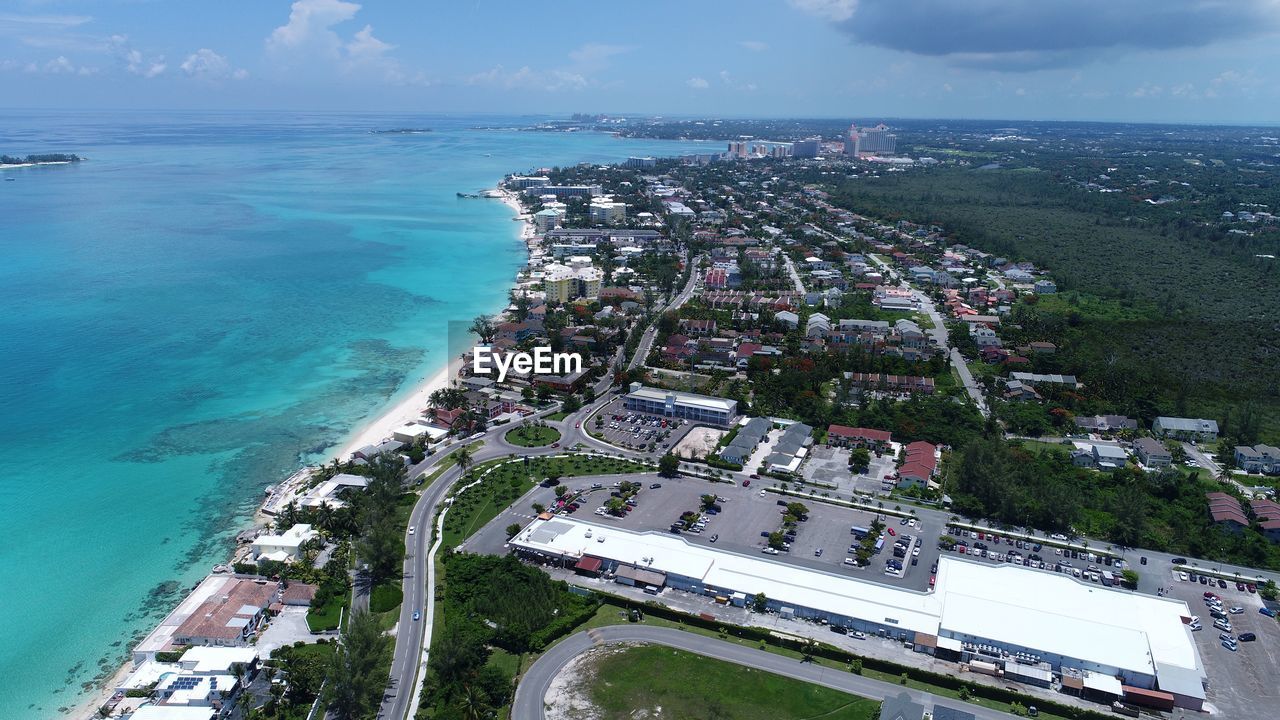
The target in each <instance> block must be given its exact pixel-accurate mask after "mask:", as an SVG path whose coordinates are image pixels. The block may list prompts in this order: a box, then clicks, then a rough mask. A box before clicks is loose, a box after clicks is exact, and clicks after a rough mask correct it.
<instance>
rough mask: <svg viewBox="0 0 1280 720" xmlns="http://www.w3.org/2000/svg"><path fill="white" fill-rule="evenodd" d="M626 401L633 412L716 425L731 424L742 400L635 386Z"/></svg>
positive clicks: (632, 386) (637, 384)
mask: <svg viewBox="0 0 1280 720" xmlns="http://www.w3.org/2000/svg"><path fill="white" fill-rule="evenodd" d="M624 402H625V404H626V408H627V409H628V410H631V411H633V412H642V413H648V414H650V415H663V416H665V417H674V418H683V419H685V420H690V421H693V422H702V423H710V424H712V425H728V424H729V423H730V422H732V421H733V418H734V416H735V415H737V414H738V401H737V400H726V399H725V398H718V397H711V396H709V395H696V394H694V393H686V392H678V391H674V390H662V389H659V388H650V387H644V386H643V385H641V384H640V383H631V392H629V393H627V394H626V396H625V398H624Z"/></svg>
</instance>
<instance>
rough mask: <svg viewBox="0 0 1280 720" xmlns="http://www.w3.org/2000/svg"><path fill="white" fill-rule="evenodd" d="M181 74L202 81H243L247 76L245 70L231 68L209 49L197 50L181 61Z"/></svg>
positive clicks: (228, 63)
mask: <svg viewBox="0 0 1280 720" xmlns="http://www.w3.org/2000/svg"><path fill="white" fill-rule="evenodd" d="M179 67H181V68H182V72H184V73H186V74H187V75H188V76H190V77H194V78H201V79H204V80H226V79H228V78H230V79H233V80H243V79H244V78H246V77H248V76H249V73H248V71H247V70H245V69H243V68H239V69H237V68H233V67H232V66H231V63H230V62H228V61H227V59H226V58H225V57H223V56H221V55H219V54H218V53H216V52H214V51H212V50H210V49H209V48H200V49H199V50H197V51H195V52H193V53H191V54H190V55H188V56H187V59H186V60H183V61H182V65H180V66H179Z"/></svg>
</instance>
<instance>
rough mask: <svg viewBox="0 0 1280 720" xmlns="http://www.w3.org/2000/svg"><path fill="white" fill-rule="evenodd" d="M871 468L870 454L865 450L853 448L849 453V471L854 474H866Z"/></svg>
mask: <svg viewBox="0 0 1280 720" xmlns="http://www.w3.org/2000/svg"><path fill="white" fill-rule="evenodd" d="M869 467H871V453H870V451H868V450H867V449H866V448H854V449H853V450H852V451H851V452H850V453H849V469H850V470H853V471H854V472H858V473H862V472H866V471H867V468H869Z"/></svg>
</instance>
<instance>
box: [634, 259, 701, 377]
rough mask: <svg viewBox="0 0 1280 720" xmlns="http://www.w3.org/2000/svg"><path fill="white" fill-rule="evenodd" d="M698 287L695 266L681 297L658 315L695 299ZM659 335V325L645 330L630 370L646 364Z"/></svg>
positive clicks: (677, 297) (673, 300)
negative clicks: (695, 291)
mask: <svg viewBox="0 0 1280 720" xmlns="http://www.w3.org/2000/svg"><path fill="white" fill-rule="evenodd" d="M696 261H697V258H694V259H692V260H690V261H689V262H690V263H695V262H696ZM697 287H698V268H697V267H696V266H695V267H694V268H693V269H692V270H691V271H690V272H689V282H687V283H685V285H684V289H682V290H681V291H680V294H679V295H676V296H675V297H674V298H672V299H671V302H668V303H667V304H666V305H664V306H663V307H662V309H661V310H659V311H658V314H662V313H664V312H666V311H667V310H673V309H675V308H678V307H680V306H681V305H684V304H685V303H686V302H688V301H689V298H691V297H693V291H694V290H695V289H696V288H697ZM657 334H658V326H657V323H653V324H650V325H649V329H647V330H645V331H644V335H642V336H641V337H640V344H639V345H637V346H636V354H635V355H632V356H631V362H629V363H627V369H628V370H634V369H636V368H638V367H640V366H641V365H643V364H644V361H645V358H647V357H649V351H650V350H652V349H653V338H654V337H655V336H656V335H657Z"/></svg>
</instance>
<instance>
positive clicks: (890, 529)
mask: <svg viewBox="0 0 1280 720" xmlns="http://www.w3.org/2000/svg"><path fill="white" fill-rule="evenodd" d="M889 534H890V535H897V534H898V533H896V532H894V531H893V528H889Z"/></svg>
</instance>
